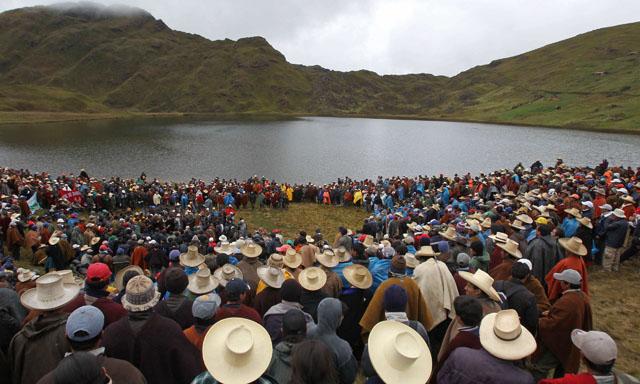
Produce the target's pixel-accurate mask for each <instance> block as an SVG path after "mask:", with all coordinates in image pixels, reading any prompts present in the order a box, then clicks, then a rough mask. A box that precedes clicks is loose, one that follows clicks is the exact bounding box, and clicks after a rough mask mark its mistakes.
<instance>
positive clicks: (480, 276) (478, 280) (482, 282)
mask: <svg viewBox="0 0 640 384" xmlns="http://www.w3.org/2000/svg"><path fill="white" fill-rule="evenodd" d="M458 274H459V275H460V277H462V278H463V279H465V280H466V281H468V282H470V283H471V284H473V285H475V286H476V287H478V288H479V289H480V290H481V291H482V292H484V293H486V294H487V296H489V297H490V298H491V299H492V300H494V301H497V302H500V301H501V300H500V295H498V292H497V291H496V290H495V289H494V288H493V277H491V276H489V274H488V273H487V272H485V271H483V270H482V269H478V270H477V271H476V272H475V273H470V272H467V271H459V272H458Z"/></svg>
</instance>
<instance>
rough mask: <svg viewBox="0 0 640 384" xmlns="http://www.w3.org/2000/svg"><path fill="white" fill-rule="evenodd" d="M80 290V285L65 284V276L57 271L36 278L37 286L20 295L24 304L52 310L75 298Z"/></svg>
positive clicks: (43, 309) (40, 309)
mask: <svg viewBox="0 0 640 384" xmlns="http://www.w3.org/2000/svg"><path fill="white" fill-rule="evenodd" d="M78 292H80V286H79V285H77V284H75V283H71V284H65V283H64V278H63V277H62V276H60V275H59V274H57V273H53V272H52V273H47V274H46V275H43V276H41V277H40V278H38V279H37V280H36V287H35V288H31V289H29V290H27V291H25V292H24V293H23V294H22V296H20V302H21V303H22V305H24V306H25V307H27V308H29V309H33V310H36V311H52V310H54V309H58V308H61V307H63V306H65V305H66V304H67V303H69V302H70V301H71V300H73V299H74V298H75V297H76V296H77V295H78Z"/></svg>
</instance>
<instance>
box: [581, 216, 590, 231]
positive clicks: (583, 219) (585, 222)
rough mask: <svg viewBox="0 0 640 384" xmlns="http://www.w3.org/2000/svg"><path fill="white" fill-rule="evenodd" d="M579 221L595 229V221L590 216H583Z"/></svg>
mask: <svg viewBox="0 0 640 384" xmlns="http://www.w3.org/2000/svg"><path fill="white" fill-rule="evenodd" d="M578 222H579V223H580V224H582V225H584V226H585V227H587V228H589V229H593V223H592V222H591V219H589V218H588V217H581V218H579V219H578Z"/></svg>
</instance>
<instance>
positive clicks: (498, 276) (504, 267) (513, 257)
mask: <svg viewBox="0 0 640 384" xmlns="http://www.w3.org/2000/svg"><path fill="white" fill-rule="evenodd" d="M496 245H497V248H496V250H497V251H498V252H497V254H498V255H499V256H500V257H501V258H502V263H500V264H498V265H497V266H495V267H493V268H491V270H489V275H490V276H491V277H493V279H494V280H496V281H497V280H509V278H511V267H512V266H513V264H515V262H516V261H518V260H520V259H522V252H521V251H520V245H519V244H518V243H517V242H516V241H515V240H511V239H508V240H507V241H506V242H505V243H497V244H496Z"/></svg>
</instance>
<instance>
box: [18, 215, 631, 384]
mask: <svg viewBox="0 0 640 384" xmlns="http://www.w3.org/2000/svg"><path fill="white" fill-rule="evenodd" d="M367 216H368V214H367V212H365V211H364V210H362V209H355V208H345V207H334V206H324V205H319V204H311V203H304V204H293V205H291V206H290V207H289V208H288V209H286V210H282V209H256V210H251V209H241V210H239V211H238V217H243V218H244V219H245V220H246V222H247V224H248V226H249V229H250V230H255V229H258V228H260V227H262V228H265V229H274V228H278V229H280V230H281V231H282V233H283V236H284V237H285V239H288V238H294V237H296V236H297V234H298V232H299V231H300V230H305V231H307V233H313V232H314V231H315V229H316V228H320V229H321V230H322V233H323V234H324V236H325V239H327V240H329V241H333V240H334V237H335V234H336V232H337V228H338V226H341V225H346V226H347V228H350V229H353V230H356V229H357V228H360V227H361V225H362V220H363V219H364V218H365V217H367ZM29 260H30V258H28V257H26V255H25V257H23V258H22V259H21V261H20V262H19V263H18V265H19V266H22V267H25V268H32V266H31V265H30V262H29ZM639 271H640V260H638V258H635V259H634V260H632V261H629V262H627V263H626V264H625V265H623V266H622V267H621V269H620V272H618V273H605V272H603V271H602V270H601V269H600V268H599V267H595V268H593V269H592V270H591V272H590V275H589V285H590V290H591V309H592V311H593V316H594V327H595V328H596V329H598V330H602V331H605V332H607V333H609V334H610V335H611V337H613V339H614V340H615V341H616V343H617V344H618V361H617V363H616V367H617V368H618V369H620V370H622V371H624V372H626V373H629V374H631V375H635V376H639V375H640V332H638V329H640V316H638V314H640V300H638V296H637V287H636V282H637V281H638V277H640V272H639ZM362 382H364V381H362Z"/></svg>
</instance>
